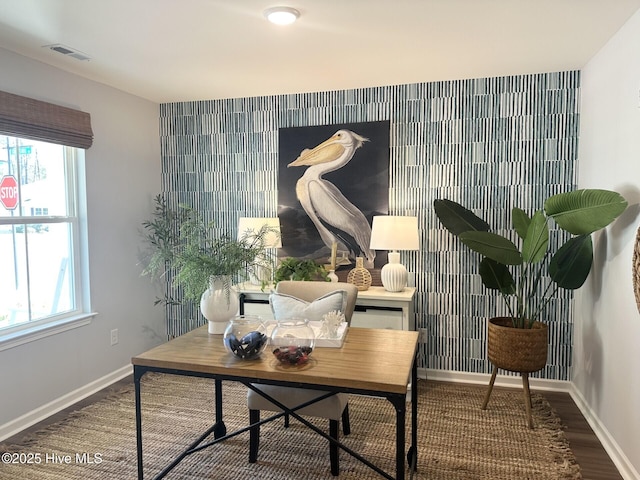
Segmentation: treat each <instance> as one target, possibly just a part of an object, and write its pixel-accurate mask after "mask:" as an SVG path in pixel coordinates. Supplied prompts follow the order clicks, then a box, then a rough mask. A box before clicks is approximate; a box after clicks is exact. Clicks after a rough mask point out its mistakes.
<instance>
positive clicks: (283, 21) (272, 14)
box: [264, 7, 300, 25]
mask: <svg viewBox="0 0 640 480" xmlns="http://www.w3.org/2000/svg"><path fill="white" fill-rule="evenodd" d="M264 16H265V17H266V18H267V20H269V21H270V22H271V23H275V24H276V25H290V24H292V23H293V22H295V21H296V20H297V19H298V17H299V16H300V12H299V11H298V10H296V9H295V8H291V7H273V8H268V9H266V10H265V11H264Z"/></svg>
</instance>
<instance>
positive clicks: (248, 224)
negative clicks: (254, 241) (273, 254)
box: [238, 217, 282, 248]
mask: <svg viewBox="0 0 640 480" xmlns="http://www.w3.org/2000/svg"><path fill="white" fill-rule="evenodd" d="M264 226H267V227H269V231H268V232H267V233H266V235H265V236H264V246H265V248H282V240H281V239H280V220H279V219H278V217H274V218H265V217H240V218H239V219H238V239H241V238H242V237H245V236H247V235H251V234H256V233H258V232H259V231H260V229H261V228H262V227H264Z"/></svg>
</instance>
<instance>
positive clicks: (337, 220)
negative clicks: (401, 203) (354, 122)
mask: <svg viewBox="0 0 640 480" xmlns="http://www.w3.org/2000/svg"><path fill="white" fill-rule="evenodd" d="M368 141H369V139H367V138H364V137H363V136H361V135H358V134H357V133H355V132H353V131H351V130H347V129H342V130H338V131H337V132H336V133H335V134H333V135H332V136H331V137H330V138H328V139H327V140H325V141H324V142H322V143H320V144H319V145H318V146H316V147H314V148H312V149H305V150H303V151H302V153H300V155H299V156H298V158H296V159H295V160H294V161H293V162H291V163H289V164H288V165H287V167H302V166H305V167H307V169H306V170H305V172H304V174H303V175H302V177H300V179H299V180H298V181H297V183H296V197H297V199H298V201H299V202H300V204H301V205H302V208H303V209H304V211H305V212H306V214H307V215H308V216H309V219H310V220H311V221H312V222H313V224H314V225H315V227H316V229H317V230H318V233H319V234H320V238H321V239H322V242H323V243H324V244H325V245H326V246H327V247H328V248H329V249H331V247H332V245H333V244H334V243H337V245H338V250H346V251H348V252H349V253H350V255H351V256H353V257H363V258H364V264H365V267H367V268H371V267H373V265H374V259H375V251H374V250H371V249H370V248H369V241H370V238H371V226H370V225H369V222H368V221H367V219H366V217H365V216H364V214H363V213H362V212H361V211H360V210H359V209H358V208H357V207H356V206H355V205H353V204H352V203H351V202H350V201H349V200H348V199H347V198H346V197H345V196H344V195H343V193H342V192H341V191H340V189H338V188H337V187H336V186H335V185H334V184H333V183H331V182H330V181H329V180H327V179H325V178H323V175H325V174H327V173H329V172H333V171H335V170H338V169H340V168H342V167H344V166H345V165H346V164H347V163H349V161H350V160H351V159H352V158H353V155H354V154H355V152H356V150H357V149H358V148H360V147H361V146H362V145H363V144H364V143H365V142H368ZM362 168H366V166H365V165H363V167H362Z"/></svg>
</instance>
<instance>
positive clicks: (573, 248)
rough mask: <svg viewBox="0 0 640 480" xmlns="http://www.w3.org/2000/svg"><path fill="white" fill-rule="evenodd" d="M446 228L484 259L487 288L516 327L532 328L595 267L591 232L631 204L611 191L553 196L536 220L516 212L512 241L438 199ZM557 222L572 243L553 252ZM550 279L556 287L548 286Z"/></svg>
mask: <svg viewBox="0 0 640 480" xmlns="http://www.w3.org/2000/svg"><path fill="white" fill-rule="evenodd" d="M433 206H434V210H435V213H436V215H437V217H438V219H439V220H440V222H441V223H442V225H443V226H444V227H445V228H446V229H447V230H449V232H451V233H452V234H454V235H456V236H457V237H458V238H459V239H460V241H461V242H462V243H463V244H464V245H466V246H467V247H469V248H470V249H471V250H473V251H474V252H477V253H479V254H480V255H481V261H480V265H479V270H478V271H479V274H480V277H481V279H482V283H483V284H484V286H485V287H486V288H488V289H490V290H497V291H499V292H500V294H501V295H502V298H503V300H504V303H505V305H506V307H507V309H508V311H509V316H510V317H511V318H512V322H513V326H514V327H516V328H531V327H532V326H533V323H534V322H535V321H536V320H539V319H540V316H541V314H542V312H543V311H544V310H545V307H546V306H547V304H548V303H549V301H550V300H551V299H552V298H553V297H554V295H555V294H556V293H557V292H558V290H559V289H560V288H562V289H566V290H575V289H577V288H580V287H581V286H582V285H583V284H584V282H585V281H586V279H587V277H588V275H589V272H590V271H591V266H592V264H593V243H592V240H591V233H593V232H595V231H597V230H600V229H602V228H605V227H606V226H607V225H609V224H610V223H611V222H613V221H614V220H615V219H616V218H617V217H618V216H620V215H621V214H622V212H624V210H625V209H626V207H627V201H626V200H625V199H624V198H623V197H622V196H621V195H620V194H619V193H616V192H612V191H609V190H596V189H586V190H576V191H573V192H565V193H560V194H557V195H553V196H551V197H549V198H548V199H547V200H546V201H545V202H544V207H543V209H542V210H538V211H536V212H535V213H534V214H533V216H531V217H529V215H528V214H527V213H526V212H525V211H524V210H522V209H520V208H514V209H513V210H512V226H513V230H514V232H513V235H512V236H511V238H513V239H515V240H516V241H518V243H519V244H520V247H518V246H517V245H516V244H515V243H514V242H513V241H512V239H511V238H507V237H504V236H502V235H498V234H495V233H491V232H489V229H490V227H489V224H488V223H487V222H486V221H484V220H483V219H481V218H479V217H478V216H476V215H475V214H474V213H473V212H471V211H470V210H468V209H466V208H465V207H463V206H462V205H460V204H458V203H456V202H453V201H451V200H441V199H438V200H435V201H434V203H433ZM552 219H553V221H554V222H555V224H556V225H557V226H558V227H559V229H560V231H561V232H564V236H565V238H566V241H565V242H564V243H563V244H562V245H560V247H559V248H557V249H556V250H555V251H553V248H552V246H553V242H550V241H549V230H550V228H549V225H550V221H551V220H552ZM545 275H547V276H548V277H549V279H550V280H551V281H550V282H545V281H544V279H543V277H544V276H545Z"/></svg>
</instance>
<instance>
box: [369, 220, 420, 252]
mask: <svg viewBox="0 0 640 480" xmlns="http://www.w3.org/2000/svg"><path fill="white" fill-rule="evenodd" d="M369 247H370V248H371V249H372V250H418V248H420V242H419V239H418V217H402V216H393V215H380V216H375V217H373V223H372V225H371V243H370V245H369Z"/></svg>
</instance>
